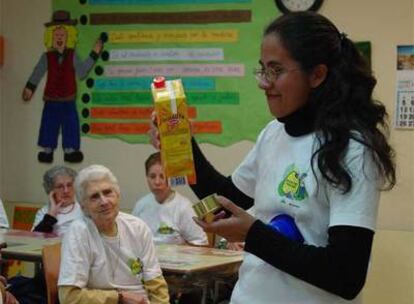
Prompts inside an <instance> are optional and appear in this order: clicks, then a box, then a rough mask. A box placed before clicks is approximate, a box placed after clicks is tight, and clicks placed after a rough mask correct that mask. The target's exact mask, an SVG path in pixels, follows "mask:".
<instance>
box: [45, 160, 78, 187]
mask: <svg viewBox="0 0 414 304" xmlns="http://www.w3.org/2000/svg"><path fill="white" fill-rule="evenodd" d="M61 175H63V176H69V177H71V178H72V181H74V180H75V178H76V175H77V173H76V171H75V170H73V169H71V168H68V167H65V166H54V167H52V168H50V169H49V170H47V171H46V172H45V174H43V188H44V189H45V191H46V194H49V193H50V192H51V191H52V190H53V188H54V186H55V178H56V177H58V176H61Z"/></svg>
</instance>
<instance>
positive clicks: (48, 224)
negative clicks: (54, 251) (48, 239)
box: [33, 213, 57, 233]
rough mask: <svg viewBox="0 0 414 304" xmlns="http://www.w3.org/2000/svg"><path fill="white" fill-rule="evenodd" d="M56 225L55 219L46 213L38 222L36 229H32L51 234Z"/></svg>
mask: <svg viewBox="0 0 414 304" xmlns="http://www.w3.org/2000/svg"><path fill="white" fill-rule="evenodd" d="M56 223H57V219H56V218H55V217H54V216H51V215H50V214H47V213H46V214H45V215H44V216H43V219H42V220H41V221H40V222H39V224H37V225H36V227H35V228H34V229H33V231H37V232H47V233H51V232H53V226H54V225H55V224H56Z"/></svg>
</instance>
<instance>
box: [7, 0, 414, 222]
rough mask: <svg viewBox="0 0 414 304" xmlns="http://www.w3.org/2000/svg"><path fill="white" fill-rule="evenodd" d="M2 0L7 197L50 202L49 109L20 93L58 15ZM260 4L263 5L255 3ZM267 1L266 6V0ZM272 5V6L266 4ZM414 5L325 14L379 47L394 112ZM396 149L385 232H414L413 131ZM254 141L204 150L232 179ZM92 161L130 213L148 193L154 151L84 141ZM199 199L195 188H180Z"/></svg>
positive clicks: (381, 4)
mask: <svg viewBox="0 0 414 304" xmlns="http://www.w3.org/2000/svg"><path fill="white" fill-rule="evenodd" d="M0 1H2V2H1V3H2V9H1V23H2V32H3V35H4V36H5V37H6V40H7V45H6V51H7V55H6V62H5V65H4V66H3V68H2V69H1V71H0V73H1V75H0V77H2V78H1V83H2V85H3V90H1V91H0V94H1V95H0V97H1V105H2V106H1V107H0V115H1V124H0V131H1V133H0V140H1V153H0V165H2V167H1V168H2V170H1V174H0V177H1V183H0V189H1V193H0V194H1V195H2V197H3V200H9V201H34V202H39V201H44V200H45V199H46V196H45V194H44V193H43V191H42V188H41V178H42V174H43V172H44V171H45V170H46V169H47V168H49V166H48V165H44V164H40V163H39V162H38V161H37V160H36V156H37V152H38V150H37V147H36V141H37V134H38V128H39V122H40V116H41V110H42V100H41V95H42V94H41V89H40V88H43V84H44V83H41V84H40V85H39V87H40V88H39V91H38V92H36V95H35V96H34V99H33V100H32V101H31V102H30V103H28V104H24V103H23V101H22V100H21V97H20V96H21V91H22V89H23V87H24V85H25V82H26V80H27V78H28V76H29V74H30V73H31V71H32V69H33V66H34V64H35V63H36V61H37V60H38V58H39V56H40V54H41V53H42V52H43V51H44V47H43V31H44V27H43V23H44V22H46V21H48V20H49V19H50V16H51V7H50V1H45V0H18V1H16V0H0ZM256 1H259V0H256ZM260 1H263V0H260ZM267 1H271V0H267ZM413 6H414V1H413V0H399V1H398V5H396V4H395V3H393V5H390V4H389V3H387V2H386V1H376V0H347V1H341V0H329V1H325V2H324V5H323V7H322V9H321V13H323V14H325V15H326V16H328V17H329V18H331V19H332V20H333V21H334V22H335V23H336V24H337V25H338V27H339V28H340V29H341V30H342V31H344V32H346V33H347V34H348V35H349V37H350V38H351V39H354V40H358V41H362V40H369V41H371V43H372V48H373V50H372V62H373V68H374V70H375V72H376V76H377V78H378V86H377V89H376V96H377V97H378V99H380V100H381V101H383V102H384V103H385V104H386V106H387V108H388V111H389V112H390V114H391V117H392V114H393V111H394V97H395V91H394V86H395V78H396V70H395V62H396V45H398V44H413V43H414V34H413V31H414V26H413V22H414V21H413V20H414V9H413ZM391 135H392V138H391V140H392V143H394V146H395V148H396V150H397V154H398V185H397V187H396V188H395V189H394V190H393V191H391V192H389V193H384V195H383V196H382V200H381V208H380V215H379V227H381V228H384V229H386V228H388V229H403V230H404V229H405V230H414V204H413V199H412V198H413V197H414V192H413V188H414V187H413V185H414V184H413V181H414V166H413V165H412V163H411V159H412V155H413V154H414V153H413V152H414V132H413V131H395V130H392V134H391ZM251 146H252V143H249V142H242V143H238V144H236V145H233V146H231V147H227V148H220V147H216V146H212V145H202V149H203V150H204V151H205V153H206V154H207V155H208V158H209V159H210V161H211V162H212V163H213V164H215V165H216V167H217V168H218V169H219V170H221V171H222V172H223V173H226V174H230V173H231V172H232V170H233V169H234V168H235V166H237V164H238V163H239V162H240V160H241V159H242V158H243V156H244V155H245V154H246V153H247V151H248V150H249V149H250V147H251ZM82 150H83V152H84V154H85V160H84V162H83V163H82V164H81V165H75V166H73V167H74V168H76V169H79V168H81V167H83V166H86V165H88V164H92V163H101V164H104V165H106V166H108V167H109V168H111V169H112V170H113V171H114V173H115V174H116V175H117V177H118V178H119V180H120V184H121V189H122V192H123V208H131V207H132V205H133V203H134V202H135V200H136V198H137V197H138V196H141V195H143V194H144V193H146V192H147V187H146V183H145V178H144V167H143V161H144V159H145V158H146V156H147V155H148V154H149V153H150V152H152V151H153V149H152V147H151V146H149V145H144V144H141V145H130V144H126V143H124V142H121V141H119V140H116V139H109V140H95V139H90V138H82ZM62 160H63V156H62V150H61V148H59V149H57V151H56V152H55V162H54V164H58V163H62ZM180 191H182V192H183V193H184V194H187V195H189V196H190V197H191V198H192V199H193V200H195V199H196V198H195V196H194V195H193V194H192V193H191V192H190V191H189V190H188V189H186V188H185V189H182V190H180Z"/></svg>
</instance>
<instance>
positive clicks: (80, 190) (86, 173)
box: [75, 165, 121, 205]
mask: <svg viewBox="0 0 414 304" xmlns="http://www.w3.org/2000/svg"><path fill="white" fill-rule="evenodd" d="M103 179H107V180H109V181H110V182H111V183H112V185H113V186H114V189H115V192H117V193H118V195H119V194H120V193H121V191H120V188H119V184H118V180H117V178H116V177H115V175H114V174H113V173H112V171H111V170H109V169H108V168H107V167H105V166H102V165H91V166H89V167H86V168H83V169H82V170H80V171H79V173H78V176H77V177H76V179H75V191H76V199H77V200H78V202H79V203H81V204H82V205H83V204H84V200H85V199H86V198H85V190H86V188H87V186H89V183H90V182H92V181H99V180H103Z"/></svg>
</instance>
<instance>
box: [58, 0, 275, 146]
mask: <svg viewBox="0 0 414 304" xmlns="http://www.w3.org/2000/svg"><path fill="white" fill-rule="evenodd" d="M52 3H53V10H68V11H70V13H71V15H72V16H73V17H75V18H77V19H78V20H79V23H78V29H79V38H78V41H79V42H78V45H77V48H78V50H79V52H83V54H87V53H88V52H89V50H90V47H91V46H90V41H93V39H94V38H95V37H97V36H101V37H105V38H106V41H105V47H104V50H103V52H102V54H101V56H100V58H99V60H98V61H97V63H96V65H95V67H94V69H93V71H92V72H91V73H90V74H89V76H88V78H87V79H86V81H82V82H79V83H78V88H79V90H78V98H77V105H78V112H79V116H80V125H81V134H82V136H84V137H85V136H86V137H91V138H98V139H105V138H118V139H120V140H123V141H125V142H128V143H148V137H147V135H146V133H147V131H148V129H149V118H150V113H151V112H152V108H153V106H152V103H153V101H152V96H151V91H150V83H151V81H152V79H153V77H155V76H165V77H166V78H167V79H177V78H181V79H182V80H183V84H184V88H185V91H186V96H187V102H188V105H189V116H190V119H191V120H192V122H193V133H194V134H195V136H196V138H197V140H198V141H199V142H208V143H212V144H215V145H220V146H228V145H231V144H233V143H235V142H238V141H241V140H250V141H255V140H256V137H257V135H258V133H259V131H260V130H261V129H262V128H263V127H264V126H265V125H266V124H267V123H268V122H269V121H270V120H271V119H272V117H271V116H270V114H269V112H268V109H267V104H266V99H265V96H264V94H263V92H262V91H261V90H259V89H258V87H257V82H256V80H255V78H254V76H253V70H254V68H257V67H258V65H259V64H258V61H259V56H260V41H261V36H262V32H263V29H264V27H265V26H266V25H267V24H268V23H269V22H270V21H272V20H273V19H274V18H275V17H276V16H278V15H280V12H279V11H278V9H277V8H276V5H275V3H274V1H255V0H196V1H195V0H194V1H193V0H192V1H190V0H168V1H166V0H151V1H149V0H52Z"/></svg>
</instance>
